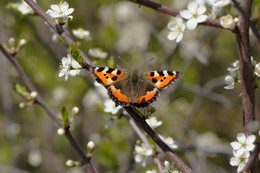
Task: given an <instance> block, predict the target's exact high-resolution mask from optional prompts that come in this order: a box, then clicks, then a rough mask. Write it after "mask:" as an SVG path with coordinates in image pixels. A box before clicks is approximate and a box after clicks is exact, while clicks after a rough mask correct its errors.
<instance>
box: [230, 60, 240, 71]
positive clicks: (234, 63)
mask: <svg viewBox="0 0 260 173" xmlns="http://www.w3.org/2000/svg"><path fill="white" fill-rule="evenodd" d="M239 68H240V64H239V61H238V60H236V61H235V62H233V63H232V67H228V68H227V70H228V71H229V72H232V71H237V70H239Z"/></svg>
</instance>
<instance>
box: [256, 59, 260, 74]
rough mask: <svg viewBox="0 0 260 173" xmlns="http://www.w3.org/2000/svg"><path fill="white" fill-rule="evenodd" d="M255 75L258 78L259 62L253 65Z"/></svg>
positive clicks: (259, 71) (259, 72)
mask: <svg viewBox="0 0 260 173" xmlns="http://www.w3.org/2000/svg"><path fill="white" fill-rule="evenodd" d="M255 75H256V76H257V77H260V62H259V63H257V64H256V65H255Z"/></svg>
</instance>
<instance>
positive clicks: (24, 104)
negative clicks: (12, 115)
mask: <svg viewBox="0 0 260 173" xmlns="http://www.w3.org/2000/svg"><path fill="white" fill-rule="evenodd" d="M26 106H27V105H26V103H24V102H21V103H20V104H19V108H20V109H24V108H26Z"/></svg>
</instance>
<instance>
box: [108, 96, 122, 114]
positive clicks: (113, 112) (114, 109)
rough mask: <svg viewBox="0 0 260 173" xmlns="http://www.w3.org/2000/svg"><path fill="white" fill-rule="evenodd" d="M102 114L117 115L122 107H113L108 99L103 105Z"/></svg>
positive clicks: (112, 103) (113, 104)
mask: <svg viewBox="0 0 260 173" xmlns="http://www.w3.org/2000/svg"><path fill="white" fill-rule="evenodd" d="M104 106H105V108H104V112H106V113H111V114H112V115H115V114H117V113H118V111H119V110H120V109H121V108H122V106H117V107H116V106H115V103H114V102H113V101H112V100H110V99H107V100H106V101H105V103H104Z"/></svg>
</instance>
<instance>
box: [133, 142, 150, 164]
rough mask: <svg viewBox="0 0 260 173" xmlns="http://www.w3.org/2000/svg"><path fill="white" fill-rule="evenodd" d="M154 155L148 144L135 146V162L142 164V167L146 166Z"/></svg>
mask: <svg viewBox="0 0 260 173" xmlns="http://www.w3.org/2000/svg"><path fill="white" fill-rule="evenodd" d="M152 154H153V149H152V148H151V147H149V146H147V145H146V144H144V143H142V144H141V145H137V144H136V145H135V151H134V155H135V162H137V163H142V166H143V167H145V166H146V159H147V158H148V157H150V156H152Z"/></svg>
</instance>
